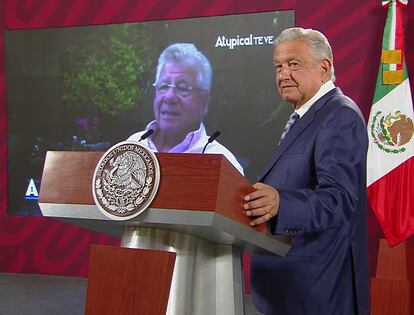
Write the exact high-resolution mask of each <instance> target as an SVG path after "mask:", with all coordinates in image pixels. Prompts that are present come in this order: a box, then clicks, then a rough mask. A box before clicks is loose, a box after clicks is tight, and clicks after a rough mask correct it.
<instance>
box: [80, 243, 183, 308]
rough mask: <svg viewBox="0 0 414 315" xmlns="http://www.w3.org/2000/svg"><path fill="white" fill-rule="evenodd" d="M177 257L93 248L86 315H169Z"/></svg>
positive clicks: (167, 254) (142, 251)
mask: <svg viewBox="0 0 414 315" xmlns="http://www.w3.org/2000/svg"><path fill="white" fill-rule="evenodd" d="M175 256H176V254H175V253H171V252H165V251H154V250H141V249H129V248H128V249H127V248H121V247H114V246H103V245H92V247H91V252H90V260H89V275H88V289H87V298H86V305H85V315H125V314H129V315H133V314H139V315H165V312H166V310H167V304H168V295H169V293H170V284H171V279H172V275H173V270H174V262H175Z"/></svg>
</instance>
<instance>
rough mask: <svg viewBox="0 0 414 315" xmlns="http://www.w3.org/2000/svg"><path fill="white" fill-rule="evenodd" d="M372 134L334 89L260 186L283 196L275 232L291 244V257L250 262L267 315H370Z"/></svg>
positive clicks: (295, 130)
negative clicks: (368, 220) (369, 167)
mask: <svg viewBox="0 0 414 315" xmlns="http://www.w3.org/2000/svg"><path fill="white" fill-rule="evenodd" d="M367 145H368V141H367V131H366V127H365V123H364V119H363V117H362V115H361V113H360V111H359V109H358V107H357V106H356V105H355V103H354V102H353V101H352V100H351V99H349V98H348V97H346V96H345V95H343V94H342V92H341V91H340V90H339V89H338V88H335V89H333V90H331V91H330V92H328V93H327V94H325V95H324V96H323V97H321V98H320V99H319V100H318V101H316V103H315V104H313V106H312V107H311V108H310V109H309V110H308V111H307V112H306V113H305V115H303V117H301V118H300V119H299V120H298V121H297V122H296V124H295V125H294V126H293V127H292V129H291V130H290V132H289V133H288V134H287V136H286V138H285V139H284V141H283V142H282V143H281V144H280V146H279V147H278V148H277V149H276V150H275V151H274V152H273V154H272V156H271V158H270V160H269V161H268V163H267V165H266V167H265V168H264V170H263V172H262V175H261V176H260V181H262V182H264V183H266V184H269V185H272V186H273V187H275V188H276V189H277V190H278V191H279V194H280V205H279V213H278V215H277V216H276V217H274V218H273V219H272V220H271V221H269V227H270V229H271V232H272V233H273V234H284V235H289V236H291V237H292V248H291V249H290V250H289V252H288V254H287V256H285V257H278V256H272V255H270V254H269V255H267V254H254V255H252V256H251V287H252V295H253V300H254V302H255V304H256V306H257V307H258V309H259V310H260V311H261V312H263V313H265V314H266V315H267V314H269V315H307V314H311V315H351V314H364V315H365V314H367V312H368V308H369V306H368V305H369V293H368V261H367V231H366V213H365V211H366V193H365V189H366V187H365V186H366V165H365V164H366V152H367Z"/></svg>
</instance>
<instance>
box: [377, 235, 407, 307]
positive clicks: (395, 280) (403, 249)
mask: <svg viewBox="0 0 414 315" xmlns="http://www.w3.org/2000/svg"><path fill="white" fill-rule="evenodd" d="M413 267H414V240H405V241H403V242H402V243H400V244H398V245H396V246H394V247H390V246H389V245H388V244H387V242H386V240H384V239H381V240H380V246H379V252H378V264H377V274H376V277H375V278H372V279H371V315H395V314H398V315H414V268H413Z"/></svg>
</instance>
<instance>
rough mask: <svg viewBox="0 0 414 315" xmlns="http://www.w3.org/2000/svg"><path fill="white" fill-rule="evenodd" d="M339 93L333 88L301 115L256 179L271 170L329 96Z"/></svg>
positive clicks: (339, 91)
mask: <svg viewBox="0 0 414 315" xmlns="http://www.w3.org/2000/svg"><path fill="white" fill-rule="evenodd" d="M338 93H341V90H340V89H339V88H334V89H333V90H331V91H329V92H328V93H326V94H325V95H323V96H322V97H321V98H320V99H318V100H317V101H316V102H315V104H313V105H312V106H311V108H310V109H309V110H308V111H307V112H306V113H305V115H303V117H301V118H300V119H299V120H298V121H297V122H296V123H295V124H294V125H293V127H292V129H290V131H289V133H288V134H287V135H286V138H285V139H284V140H283V141H282V142H281V143H280V146H279V147H276V148H275V149H274V151H273V153H272V155H271V156H270V158H269V160H268V161H267V163H266V165H265V167H264V169H263V171H262V172H261V173H260V174H259V177H258V180H259V181H261V180H263V178H264V177H265V176H266V175H267V173H268V172H269V171H270V170H271V168H272V167H273V166H274V165H275V164H276V162H277V161H278V160H279V158H280V157H281V156H282V155H283V153H284V152H285V151H286V150H287V149H288V148H289V146H290V145H291V144H292V143H293V142H294V140H295V139H296V138H297V137H299V135H300V134H301V133H302V132H303V131H304V130H305V129H306V127H307V126H308V125H309V124H310V123H312V122H313V121H314V120H315V115H316V112H317V111H318V110H319V109H320V108H321V107H322V106H323V105H324V104H325V103H326V101H327V100H328V99H329V98H331V97H332V96H333V95H336V94H338Z"/></svg>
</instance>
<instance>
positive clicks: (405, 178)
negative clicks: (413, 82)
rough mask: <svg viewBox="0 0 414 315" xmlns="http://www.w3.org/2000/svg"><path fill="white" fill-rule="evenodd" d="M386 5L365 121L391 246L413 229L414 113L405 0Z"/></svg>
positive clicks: (371, 176) (370, 182)
mask: <svg viewBox="0 0 414 315" xmlns="http://www.w3.org/2000/svg"><path fill="white" fill-rule="evenodd" d="M382 5H383V6H384V7H385V8H388V15H387V21H386V24H385V28H384V37H383V41H382V54H381V64H380V69H379V73H378V78H377V84H376V88H375V95H374V100H373V105H372V107H371V113H370V116H369V121H368V125H367V129H368V136H369V148H368V157H367V165H368V168H367V186H368V189H367V191H368V199H369V202H370V204H371V207H372V209H373V211H374V212H375V215H376V216H377V219H378V221H379V223H380V225H381V227H382V229H383V231H384V234H385V237H386V239H387V242H388V243H389V245H391V246H393V245H396V244H398V243H399V242H401V241H403V240H405V239H406V238H408V237H410V236H411V235H413V234H414V136H413V133H414V126H413V120H414V115H413V102H412V98H411V90H410V82H409V79H408V73H407V67H406V64H405V58H404V27H403V18H402V10H403V8H404V7H405V6H406V5H407V0H392V1H383V2H382Z"/></svg>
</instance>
